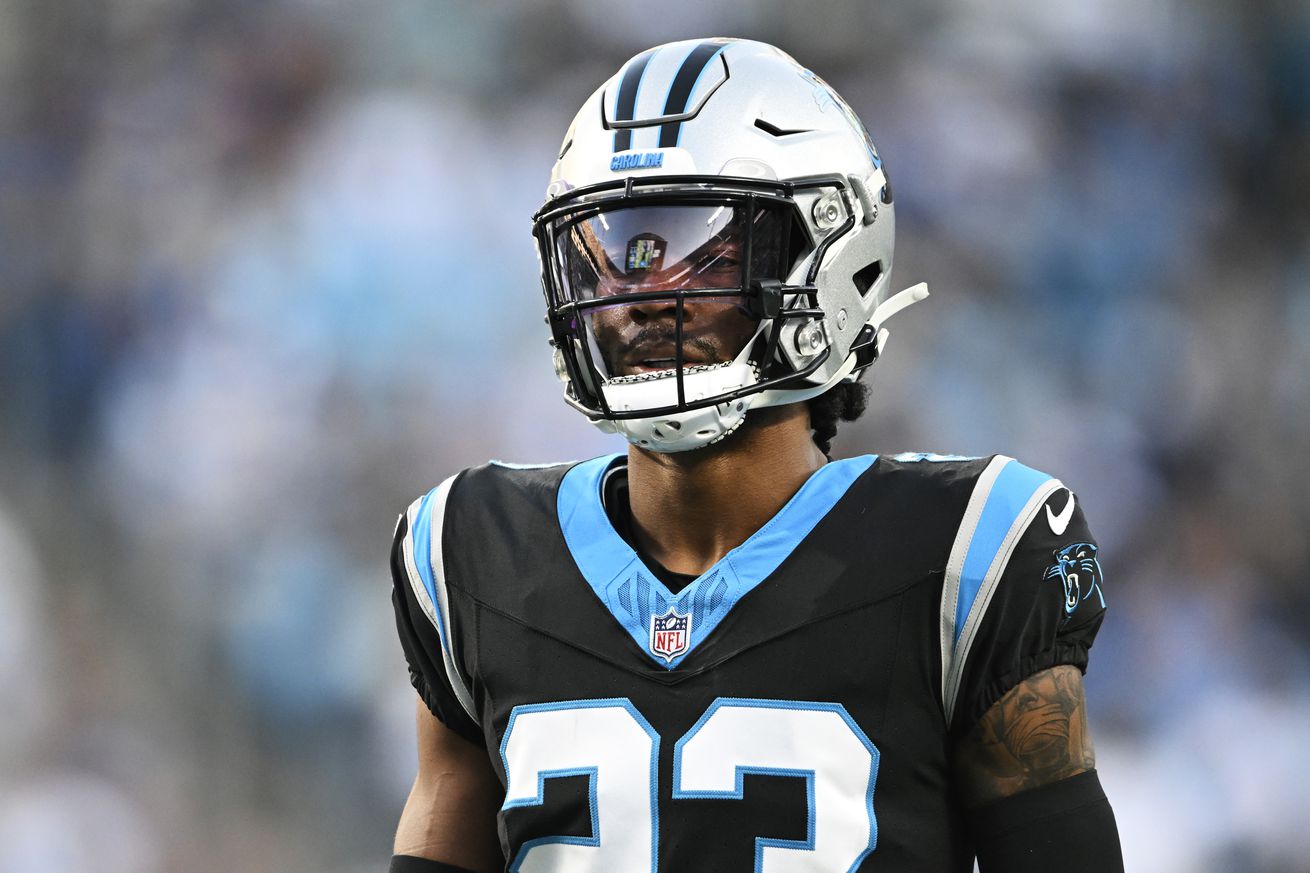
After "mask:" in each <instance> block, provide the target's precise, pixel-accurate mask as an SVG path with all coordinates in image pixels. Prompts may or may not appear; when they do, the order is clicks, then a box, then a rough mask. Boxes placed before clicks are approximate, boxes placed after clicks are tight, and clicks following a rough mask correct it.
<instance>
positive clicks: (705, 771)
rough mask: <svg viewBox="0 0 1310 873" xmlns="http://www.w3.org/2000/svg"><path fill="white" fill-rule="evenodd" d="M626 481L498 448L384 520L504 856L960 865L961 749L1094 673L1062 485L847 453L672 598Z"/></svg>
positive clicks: (1075, 533)
mask: <svg viewBox="0 0 1310 873" xmlns="http://www.w3.org/2000/svg"><path fill="white" fill-rule="evenodd" d="M615 475H626V468H625V459H624V457H623V456H621V455H615V456H610V457H601V458H596V459H594V460H590V461H585V462H582V463H577V464H564V465H558V466H548V467H522V466H515V465H507V464H500V463H495V462H493V463H491V464H488V465H485V466H482V467H477V468H473V469H469V470H465V471H464V472H462V473H460V474H459V475H457V476H454V477H452V478H451V479H448V480H447V481H445V482H443V483H442V484H441V485H439V486H438V487H437V488H434V489H433V490H432V491H431V492H429V493H428V494H426V495H424V496H423V497H421V498H420V499H419V500H417V501H415V502H414V504H413V505H411V506H410V507H409V509H408V511H407V512H406V513H405V514H404V515H403V516H402V517H401V520H400V524H399V527H398V530H397V532H396V538H395V544H394V549H393V553H392V573H393V577H394V583H395V586H394V602H395V606H396V615H397V622H398V626H399V630H400V637H401V641H402V643H403V645H404V649H405V653H406V656H407V659H408V662H409V666H410V675H411V678H412V680H413V683H414V686H415V688H416V689H417V690H418V692H419V694H420V695H421V697H422V698H423V700H424V701H425V702H426V704H427V705H428V707H429V708H430V709H431V710H432V712H433V713H434V714H435V715H436V716H437V717H438V718H440V719H441V721H442V722H444V723H445V724H446V725H447V726H449V727H450V728H451V729H453V730H455V731H457V732H458V733H460V734H461V735H462V736H464V737H466V738H468V739H469V740H471V741H472V742H474V743H477V744H479V745H482V746H485V748H486V749H487V754H488V758H489V760H490V762H491V764H492V766H493V767H494V769H495V771H496V773H497V775H498V777H499V778H500V781H501V783H502V784H503V785H504V788H505V800H504V803H503V806H502V808H501V813H500V822H499V824H500V834H501V841H502V848H503V849H504V852H505V858H506V865H507V866H506V869H507V870H511V871H519V870H522V871H541V873H614V871H623V873H634V871H649V873H675V871H676V873H686V871H714V873H796V871H814V873H819V871H824V873H834V871H843V873H844V871H863V873H874V871H895V873H957V871H958V873H967V871H969V870H971V869H972V858H973V851H972V847H971V846H970V845H969V842H968V838H967V836H966V833H965V830H964V828H963V827H962V816H961V809H960V807H959V804H958V801H957V800H956V798H955V796H954V794H953V791H952V779H951V773H950V749H951V747H952V744H953V743H954V742H955V741H956V740H957V739H959V738H960V737H961V736H962V735H963V734H965V733H966V732H967V731H968V730H969V729H970V728H971V727H972V726H973V725H974V724H975V723H976V722H977V720H978V718H979V717H980V716H981V715H982V714H983V713H984V712H985V711H986V710H987V708H988V707H989V706H991V705H992V704H993V703H994V702H995V701H996V700H997V699H998V698H1000V697H1001V695H1003V694H1004V693H1005V692H1006V691H1007V690H1009V689H1010V688H1011V687H1013V686H1014V685H1015V684H1016V683H1017V682H1019V681H1020V680H1022V679H1024V678H1025V677H1027V676H1029V675H1031V674H1033V673H1035V672H1038V671H1040V670H1043V669H1046V668H1048V667H1051V666H1054V665H1057V664H1073V665H1075V666H1077V667H1079V668H1080V669H1086V665H1087V652H1088V649H1089V647H1090V646H1091V644H1092V640H1093V638H1094V637H1095V634H1096V631H1097V628H1098V627H1099V626H1100V623H1101V619H1102V615H1103V612H1104V608H1105V601H1104V596H1103V594H1102V591H1101V572H1100V564H1099V561H1098V558H1097V547H1096V544H1095V542H1094V541H1093V540H1092V537H1091V535H1090V533H1089V532H1088V529H1087V525H1086V522H1085V521H1084V518H1083V514H1082V511H1081V508H1080V506H1079V505H1078V501H1077V499H1076V497H1075V496H1074V494H1073V493H1072V492H1071V491H1069V490H1068V489H1067V488H1066V487H1065V486H1064V485H1062V484H1061V483H1060V482H1059V481H1058V480H1056V479H1053V478H1051V477H1050V476H1047V475H1046V474H1044V473H1040V472H1037V471H1036V470H1033V469H1030V468H1028V467H1026V466H1024V465H1023V464H1020V463H1019V462H1018V461H1015V460H1013V459H1011V458H1007V457H1004V456H995V457H991V458H973V459H970V458H958V457H945V456H938V455H919V454H906V455H897V456H894V457H878V456H864V457H858V458H851V459H848V460H841V461H835V462H832V463H829V464H827V465H826V466H824V467H823V468H821V469H820V470H818V471H817V472H816V473H814V475H813V476H812V477H811V478H810V479H809V480H808V481H807V482H806V483H805V485H804V486H803V487H802V488H801V489H800V490H799V491H798V492H797V493H796V495H795V496H794V497H793V498H792V499H791V500H790V501H789V502H788V503H787V504H786V506H784V507H783V508H782V509H781V510H780V511H779V512H778V514H777V515H776V516H775V517H774V518H773V519H772V520H770V521H769V522H768V523H767V524H766V525H765V526H764V527H763V528H761V529H760V530H759V531H758V532H757V533H755V534H754V535H753V536H751V537H750V538H749V539H748V540H746V542H744V543H742V544H741V545H740V546H738V547H737V548H735V549H733V550H732V551H731V552H729V553H728V554H727V555H725V556H724V558H723V559H722V560H721V561H719V562H718V563H717V564H716V565H715V566H714V567H712V568H711V569H710V570H709V571H707V572H706V573H704V574H703V575H702V576H700V577H698V578H696V579H695V580H694V581H692V582H691V583H690V584H688V585H687V586H686V587H684V588H682V589H680V590H678V591H677V592H673V591H670V590H669V589H668V588H667V587H665V585H664V584H663V583H661V582H660V581H659V578H658V577H657V576H656V574H655V573H653V572H652V571H651V570H650V568H649V567H647V566H646V565H645V564H644V563H643V562H642V560H641V558H640V557H639V556H638V555H637V553H636V552H635V551H634V550H633V548H632V547H631V546H630V545H629V544H628V543H627V542H626V541H625V540H624V539H623V538H622V537H621V536H620V535H619V534H618V533H617V532H616V531H615V529H614V526H613V524H612V523H611V521H610V518H609V516H607V514H606V510H605V506H604V504H603V501H604V495H605V493H606V489H605V480H606V477H607V476H615Z"/></svg>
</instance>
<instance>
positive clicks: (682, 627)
mask: <svg viewBox="0 0 1310 873" xmlns="http://www.w3.org/2000/svg"><path fill="white" fill-rule="evenodd" d="M690 643H691V613H690V612H688V613H687V614H686V615H679V614H678V611H677V610H676V609H670V610H669V611H668V612H666V613H664V614H663V615H652V616H651V617H650V650H651V653H652V654H655V655H658V656H659V657H661V658H663V659H664V660H665V661H672V660H673V659H674V658H676V657H678V656H679V655H681V654H682V653H683V652H685V651H687V646H688V645H690Z"/></svg>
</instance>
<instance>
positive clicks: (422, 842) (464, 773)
mask: <svg viewBox="0 0 1310 873" xmlns="http://www.w3.org/2000/svg"><path fill="white" fill-rule="evenodd" d="M501 796H502V792H501V788H500V782H499V781H497V779H496V774H495V772H494V771H493V770H492V769H491V762H490V761H489V760H488V759H487V753H486V750H484V749H482V748H479V747H478V746H475V745H474V744H472V743H470V742H469V741H468V740H466V739H464V738H463V737H461V736H460V735H459V734H457V733H455V732H454V731H452V730H451V729H450V728H448V727H446V726H445V725H443V724H442V723H441V722H440V721H439V720H438V719H437V718H436V716H434V715H433V714H432V713H431V712H429V711H428V707H427V705H426V704H424V703H423V701H421V700H420V701H419V702H418V776H417V777H416V778H415V780H414V787H413V788H412V789H411V790H410V792H409V799H408V800H407V801H406V802H405V809H404V811H403V812H401V814H400V826H399V827H398V828H397V829H396V843H395V853H396V855H397V856H398V858H411V859H427V860H429V861H435V862H440V863H441V864H444V865H450V867H453V868H455V869H463V870H468V871H475V873H492V871H497V870H500V869H502V868H503V867H504V865H505V859H504V857H503V856H502V855H501V851H500V840H499V838H498V837H497V834H496V813H497V812H498V811H499V809H500V801H501ZM402 865H404V866H408V867H410V869H413V870H414V871H416V873H417V871H420V870H425V869H433V870H440V869H450V867H444V868H443V867H433V866H432V865H426V866H425V865H422V864H421V863H418V862H417V861H397V862H395V863H394V864H393V869H397V868H400V869H403V867H402Z"/></svg>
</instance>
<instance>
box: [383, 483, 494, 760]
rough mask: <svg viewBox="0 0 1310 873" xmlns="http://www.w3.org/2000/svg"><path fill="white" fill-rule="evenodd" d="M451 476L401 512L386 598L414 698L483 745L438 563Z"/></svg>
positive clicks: (443, 721)
mask: <svg viewBox="0 0 1310 873" xmlns="http://www.w3.org/2000/svg"><path fill="white" fill-rule="evenodd" d="M452 481H453V480H447V481H446V482H444V483H442V484H441V485H440V486H438V487H437V488H434V489H433V490H432V491H430V492H428V493H427V494H426V495H424V496H423V497H421V498H419V499H418V500H416V501H414V503H413V504H411V505H410V507H409V509H408V510H407V511H406V512H405V513H404V514H402V515H401V516H400V520H399V522H398V523H397V525H396V534H395V537H394V539H393V541H392V544H391V580H392V592H391V601H392V605H393V606H394V607H395V611H396V629H397V631H398V632H399V634H400V644H401V647H402V648H403V649H404V651H405V661H406V662H407V663H408V665H409V678H410V682H411V683H413V685H414V689H415V690H416V691H417V692H418V694H419V697H421V698H422V700H423V702H424V703H425V704H426V705H427V707H428V709H429V710H431V712H432V714H433V715H435V716H436V717H437V718H438V719H440V720H441V722H442V723H443V724H445V725H446V726H447V727H448V728H450V729H451V730H453V731H455V732H456V733H458V734H459V735H460V736H462V737H464V738H465V739H467V740H469V741H470V742H472V743H475V744H477V745H479V746H485V744H486V740H485V738H484V736H483V733H482V728H481V727H480V726H479V725H478V722H477V718H476V711H477V710H476V709H475V708H474V704H473V699H472V693H471V692H470V690H469V682H468V680H467V678H466V677H465V676H464V674H463V672H462V671H461V669H460V666H459V658H458V650H457V646H458V639H459V638H458V637H457V635H456V633H455V630H456V628H455V626H454V620H455V618H456V616H455V615H454V612H453V611H452V609H451V604H450V592H449V589H448V588H447V587H446V580H445V577H444V569H443V567H442V556H441V523H442V519H443V517H444V514H445V503H446V498H447V496H448V495H449V491H450V486H451V484H452Z"/></svg>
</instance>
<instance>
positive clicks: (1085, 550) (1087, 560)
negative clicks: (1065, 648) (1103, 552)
mask: <svg viewBox="0 0 1310 873" xmlns="http://www.w3.org/2000/svg"><path fill="white" fill-rule="evenodd" d="M1042 578H1043V579H1059V580H1060V582H1061V583H1062V584H1063V585H1064V620H1065V621H1068V620H1069V619H1070V617H1071V616H1072V615H1073V614H1074V611H1075V610H1076V609H1078V605H1079V604H1080V603H1082V602H1083V601H1084V600H1086V599H1087V598H1089V597H1091V596H1092V594H1096V596H1097V597H1098V598H1099V599H1100V601H1101V606H1102V607H1104V606H1105V595H1104V594H1102V593H1101V562H1100V561H1099V560H1097V558H1096V546H1095V545H1093V544H1092V543H1074V544H1073V545H1071V546H1065V547H1064V548H1063V549H1058V550H1057V551H1056V552H1055V563H1054V564H1052V565H1051V566H1049V567H1047V568H1046V573H1045V574H1043V576H1042Z"/></svg>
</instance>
